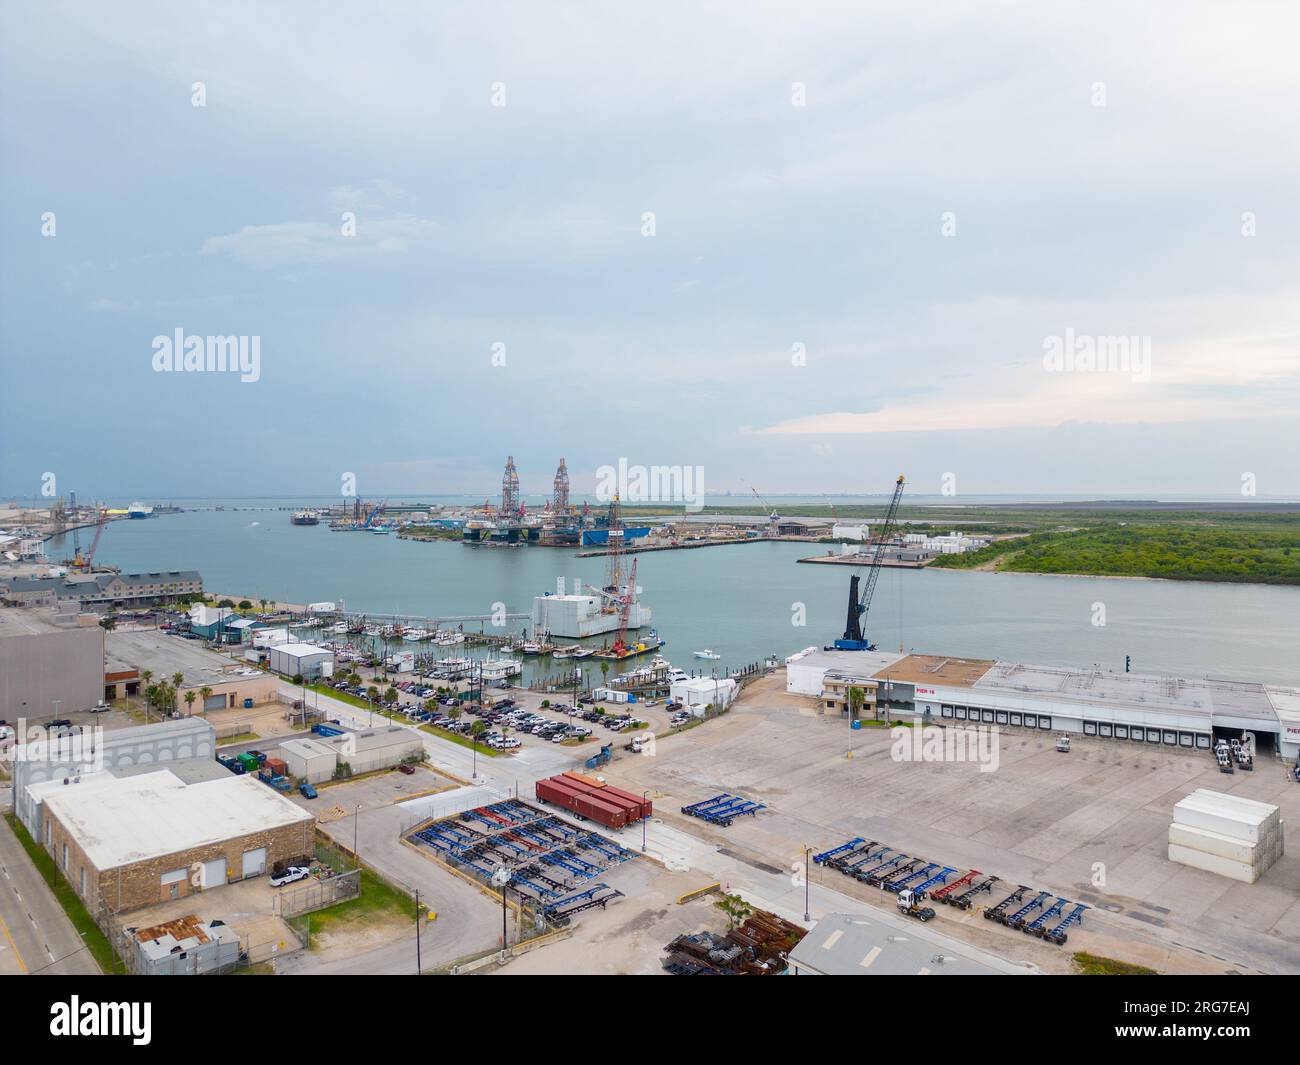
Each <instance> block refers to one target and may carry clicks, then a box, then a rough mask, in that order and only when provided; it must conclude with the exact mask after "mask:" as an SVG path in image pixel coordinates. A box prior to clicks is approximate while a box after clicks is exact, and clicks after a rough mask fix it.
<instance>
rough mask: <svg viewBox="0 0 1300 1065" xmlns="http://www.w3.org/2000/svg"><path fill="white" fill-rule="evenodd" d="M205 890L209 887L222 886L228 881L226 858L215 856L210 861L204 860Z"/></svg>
mask: <svg viewBox="0 0 1300 1065" xmlns="http://www.w3.org/2000/svg"><path fill="white" fill-rule="evenodd" d="M202 866H203V890H204V891H207V890H208V888H214V887H221V885H222V884H224V883H225V882H226V859H225V858H213V859H212V861H210V862H203V863H202Z"/></svg>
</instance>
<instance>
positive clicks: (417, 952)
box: [415, 888, 424, 976]
mask: <svg viewBox="0 0 1300 1065" xmlns="http://www.w3.org/2000/svg"><path fill="white" fill-rule="evenodd" d="M423 970H424V966H423V965H421V964H420V889H419V888H416V889H415V975H416V976H419V975H420V973H421V972H422V971H423Z"/></svg>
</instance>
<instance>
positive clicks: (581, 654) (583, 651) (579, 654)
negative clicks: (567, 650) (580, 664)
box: [573, 647, 596, 658]
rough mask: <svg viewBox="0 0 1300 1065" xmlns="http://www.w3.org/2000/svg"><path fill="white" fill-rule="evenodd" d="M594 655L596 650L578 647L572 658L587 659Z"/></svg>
mask: <svg viewBox="0 0 1300 1065" xmlns="http://www.w3.org/2000/svg"><path fill="white" fill-rule="evenodd" d="M595 653H596V649H595V648H594V647H579V648H578V649H577V650H576V651H574V652H573V657H574V658H587V657H588V656H589V655H594V654H595Z"/></svg>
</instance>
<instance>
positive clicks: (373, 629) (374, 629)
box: [365, 625, 384, 638]
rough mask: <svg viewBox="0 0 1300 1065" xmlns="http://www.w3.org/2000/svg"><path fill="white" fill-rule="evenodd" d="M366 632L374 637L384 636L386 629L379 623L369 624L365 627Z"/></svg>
mask: <svg viewBox="0 0 1300 1065" xmlns="http://www.w3.org/2000/svg"><path fill="white" fill-rule="evenodd" d="M365 634H366V635H367V636H370V637H372V638H373V637H376V636H382V635H383V634H384V630H383V629H381V628H380V627H379V626H378V625H367V626H366V628H365Z"/></svg>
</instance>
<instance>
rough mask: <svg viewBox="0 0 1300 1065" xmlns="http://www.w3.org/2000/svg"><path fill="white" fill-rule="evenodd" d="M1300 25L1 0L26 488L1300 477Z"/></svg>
mask: <svg viewBox="0 0 1300 1065" xmlns="http://www.w3.org/2000/svg"><path fill="white" fill-rule="evenodd" d="M1298 31H1300V8H1297V7H1296V6H1295V5H1293V4H1287V3H1233V4H1227V3H1225V4H1209V3H1205V4H1200V3H1173V2H1169V3H1152V4H1142V5H1135V4H1131V3H1105V2H1100V3H1099V2H1093V3H1080V4H1070V3H1060V4H1051V5H1046V4H1040V3H1032V2H1025V3H997V2H988V3H981V4H978V5H971V4H956V3H951V4H945V3H935V4H925V5H917V4H915V3H898V4H895V3H861V2H859V3H808V4H800V5H794V6H792V5H789V4H776V3H763V2H757V3H747V4H743V5H742V4H737V3H731V4H712V3H698V2H697V3H673V2H657V3H654V4H642V3H626V4H597V3H563V2H560V3H555V4H545V5H542V4H535V3H515V4H508V3H492V2H483V3H474V4H429V3H419V4H417V3H412V4H406V3H382V2H381V3H366V4H355V5H344V4H331V5H321V4H318V3H317V4H305V3H283V4H276V5H273V6H270V5H265V4H253V3H249V4H239V3H222V4H205V3H187V4H184V5H176V4H154V3H126V4H114V5H104V4H98V3H57V2H55V3H43V4H40V5H31V4H18V3H13V2H5V3H3V4H2V5H0V389H2V391H3V400H2V401H0V495H3V496H6V497H23V496H37V495H39V493H40V492H41V490H42V486H43V485H45V484H56V485H57V490H58V491H59V492H60V493H65V492H66V491H68V490H75V491H77V492H78V493H79V495H80V496H81V497H82V498H109V497H114V498H116V497H121V496H142V497H145V498H167V497H175V496H201V495H215V496H220V495H239V496H247V495H275V494H281V493H283V494H293V493H301V494H311V495H329V494H333V493H336V492H338V491H340V490H341V489H340V485H341V484H342V483H343V481H344V478H345V477H346V476H347V475H349V474H350V475H353V476H354V477H355V481H356V486H357V490H358V491H359V492H360V494H361V495H363V496H382V495H398V494H400V493H402V492H408V493H471V494H482V495H484V496H486V495H488V494H496V493H497V492H499V485H500V479H501V468H502V466H503V464H504V460H505V457H506V455H508V454H510V455H513V456H514V459H515V462H516V464H517V465H518V467H519V472H520V479H521V483H522V486H523V488H524V490H525V491H527V492H541V491H546V490H547V489H549V486H550V483H551V478H552V476H553V474H554V472H555V467H556V464H557V462H558V461H559V459H560V457H562V456H563V457H565V458H566V459H567V462H568V466H569V469H570V471H571V477H572V481H573V485H574V491H575V493H581V492H584V491H588V490H590V489H591V488H592V487H593V486H594V485H595V484H596V483H597V482H598V479H599V470H600V467H602V466H604V465H614V464H617V463H618V462H619V461H620V460H623V461H625V462H626V463H628V464H629V465H643V466H647V467H648V466H676V465H680V466H682V467H691V468H698V469H699V470H700V474H701V476H702V480H703V484H704V486H705V490H706V491H709V492H721V491H724V490H727V489H730V490H733V491H748V490H749V488H750V487H751V486H753V487H754V488H756V489H757V490H758V491H759V492H761V493H763V494H765V495H779V494H783V493H795V492H801V493H814V494H815V493H832V492H835V493H840V492H843V493H853V494H860V493H880V492H887V491H888V490H889V489H890V487H891V486H892V483H893V480H894V478H895V477H896V476H897V475H898V474H899V473H904V474H905V475H906V476H907V479H908V483H909V485H910V486H913V487H914V489H915V491H916V492H918V493H920V494H926V493H938V492H941V491H943V492H946V493H947V494H955V495H956V496H957V497H958V499H959V498H960V496H961V494H963V493H970V494H983V493H1011V494H1047V495H1052V494H1076V495H1077V494H1080V493H1083V494H1088V493H1095V494H1097V495H1100V496H1106V497H1118V496H1122V495H1137V496H1140V497H1144V498H1152V497H1160V496H1174V495H1183V496H1186V495H1197V494H1203V495H1205V496H1207V497H1208V496H1214V497H1224V496H1234V495H1236V494H1238V493H1245V492H1253V493H1255V494H1256V495H1257V496H1258V497H1259V498H1269V497H1277V496H1296V495H1300V421H1298V420H1297V417H1296V411H1297V409H1298V401H1300V198H1298V197H1297V195H1296V192H1297V189H1298V188H1300V181H1298V180H1297V179H1298V177H1300V107H1297V100H1300V65H1297V64H1296V63H1295V62H1294V55H1293V47H1294V41H1295V40H1296V39H1297V33H1298ZM177 330H180V331H181V335H182V337H196V338H198V339H199V342H200V343H201V344H206V339H205V338H207V337H229V336H242V337H247V338H250V339H249V344H250V349H251V345H252V343H253V342H254V339H255V341H256V344H257V351H258V362H257V372H256V374H255V375H253V374H240V373H231V372H214V371H213V372H209V371H195V370H190V371H185V370H182V371H179V372H160V370H159V369H158V368H157V362H158V360H157V358H156V345H155V338H158V337H166V338H170V337H172V336H174V335H175V334H176V332H177ZM252 376H256V379H255V380H252V379H249V380H244V379H241V378H244V377H252ZM47 474H53V475H54V478H55V480H54V481H53V482H51V481H50V480H49V478H48V477H47V476H46V475H47Z"/></svg>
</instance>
